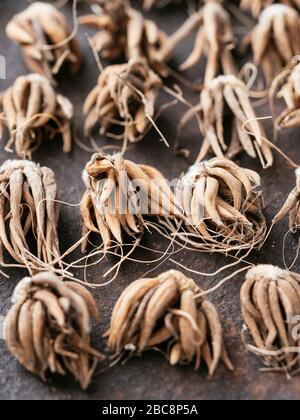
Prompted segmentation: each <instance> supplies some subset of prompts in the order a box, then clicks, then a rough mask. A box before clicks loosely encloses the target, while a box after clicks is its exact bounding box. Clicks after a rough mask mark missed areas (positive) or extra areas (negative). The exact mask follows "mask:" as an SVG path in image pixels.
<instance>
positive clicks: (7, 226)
mask: <svg viewBox="0 0 300 420" xmlns="http://www.w3.org/2000/svg"><path fill="white" fill-rule="evenodd" d="M56 198H57V186H56V180H55V176H54V173H53V172H52V171H51V170H50V169H48V168H46V167H40V166H38V165H36V164H35V163H33V162H29V161H15V160H9V161H6V162H5V163H4V164H3V165H2V166H1V167H0V250H1V251H0V264H1V265H2V266H4V267H6V266H10V265H7V264H6V263H5V261H4V251H6V252H7V253H8V254H9V255H10V256H11V258H12V259H13V260H14V261H15V262H16V263H17V264H19V265H21V266H22V267H26V268H27V269H28V270H29V271H30V273H32V272H37V271H39V270H42V269H43V270H45V267H46V268H47V267H48V269H49V268H50V267H51V268H52V266H53V265H54V264H55V261H56V260H58V259H59V256H60V252H59V241H58V235H57V223H58V214H59V212H58V207H57V204H56V203H55V201H54V200H56ZM31 245H32V246H31Z"/></svg>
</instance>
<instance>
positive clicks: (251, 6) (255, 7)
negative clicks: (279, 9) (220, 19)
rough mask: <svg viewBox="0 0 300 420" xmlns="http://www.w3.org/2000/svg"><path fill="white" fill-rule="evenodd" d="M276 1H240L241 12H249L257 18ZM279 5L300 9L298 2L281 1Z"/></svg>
mask: <svg viewBox="0 0 300 420" xmlns="http://www.w3.org/2000/svg"><path fill="white" fill-rule="evenodd" d="M273 3H278V2H277V0H254V1H253V0H241V4H240V7H241V9H242V10H246V11H250V12H251V14H252V16H253V17H256V18H257V17H258V16H259V15H260V14H261V12H262V11H263V10H264V9H265V8H266V7H268V6H270V5H271V4H273ZM279 3H282V4H285V5H287V6H291V7H300V0H281V1H279Z"/></svg>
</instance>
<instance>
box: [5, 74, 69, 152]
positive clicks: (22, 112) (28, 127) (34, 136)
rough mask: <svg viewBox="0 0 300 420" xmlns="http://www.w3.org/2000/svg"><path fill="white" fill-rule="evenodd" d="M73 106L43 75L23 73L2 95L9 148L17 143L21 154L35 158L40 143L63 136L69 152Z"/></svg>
mask: <svg viewBox="0 0 300 420" xmlns="http://www.w3.org/2000/svg"><path fill="white" fill-rule="evenodd" d="M72 118H73V105H72V103H71V102H70V101H69V100H68V99H67V98H66V97H65V96H62V95H59V94H57V93H56V92H55V90H54V89H53V87H52V86H51V84H50V82H49V81H48V79H46V78H45V77H44V76H40V75H39V74H29V75H27V76H21V77H19V78H18V79H16V81H15V82H14V84H13V85H12V86H11V87H10V88H8V89H7V90H6V91H5V92H2V93H1V94H0V139H2V137H3V132H4V128H5V127H7V128H8V131H9V135H10V140H9V142H8V143H7V145H6V147H5V149H6V150H7V151H11V148H12V146H14V148H15V150H16V153H17V154H18V156H20V157H22V158H24V157H26V158H29V159H31V156H32V152H34V151H35V150H37V149H38V148H39V146H40V143H41V142H42V141H43V140H44V139H47V140H48V138H50V139H52V138H55V137H56V136H57V134H58V133H59V134H60V135H61V136H62V139H63V150H64V152H65V153H69V152H70V151H71V143H72V133H71V121H72Z"/></svg>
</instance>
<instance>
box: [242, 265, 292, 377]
mask: <svg viewBox="0 0 300 420" xmlns="http://www.w3.org/2000/svg"><path fill="white" fill-rule="evenodd" d="M241 303H242V310H243V315H244V320H245V323H246V326H247V327H248V330H249V332H250V335H251V337H252V339H253V341H254V344H255V346H253V345H247V348H248V350H249V351H251V352H253V353H254V354H256V355H258V356H260V357H261V358H262V360H263V363H264V365H265V366H266V367H267V368H269V369H270V370H272V371H273V370H274V371H282V372H284V373H287V374H293V373H295V372H296V371H299V368H300V359H299V345H300V340H299V334H298V328H297V322H298V317H299V313H300V276H299V275H298V274H296V273H293V272H290V271H285V270H282V269H280V268H278V267H274V266H271V265H260V266H257V267H254V268H252V269H251V270H250V271H249V272H248V274H247V277H246V282H245V283H244V285H243V287H242V290H241Z"/></svg>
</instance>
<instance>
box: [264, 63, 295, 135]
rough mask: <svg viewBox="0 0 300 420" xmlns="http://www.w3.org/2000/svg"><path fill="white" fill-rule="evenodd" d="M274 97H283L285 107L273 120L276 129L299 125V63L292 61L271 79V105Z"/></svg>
mask: <svg viewBox="0 0 300 420" xmlns="http://www.w3.org/2000/svg"><path fill="white" fill-rule="evenodd" d="M275 97H277V98H280V99H283V100H284V102H285V104H286V108H285V109H284V111H282V112H281V114H280V115H279V116H278V117H277V118H276V120H275V127H276V129H277V130H282V129H284V128H291V127H298V126H299V125H300V64H299V61H296V62H295V63H292V64H291V65H290V66H288V67H287V68H286V69H284V70H283V71H282V72H281V73H280V74H279V75H278V76H277V77H276V79H275V80H274V81H273V83H272V87H271V90H270V101H271V105H272V106H273V104H274V99H275Z"/></svg>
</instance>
